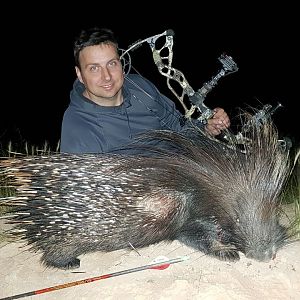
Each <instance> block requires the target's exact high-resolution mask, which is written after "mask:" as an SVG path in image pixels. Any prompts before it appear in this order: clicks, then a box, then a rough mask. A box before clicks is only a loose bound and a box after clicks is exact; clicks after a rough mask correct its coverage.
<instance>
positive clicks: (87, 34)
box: [73, 27, 118, 67]
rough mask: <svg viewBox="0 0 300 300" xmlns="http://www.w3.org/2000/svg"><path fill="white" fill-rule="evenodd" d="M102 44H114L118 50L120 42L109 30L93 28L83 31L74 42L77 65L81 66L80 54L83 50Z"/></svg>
mask: <svg viewBox="0 0 300 300" xmlns="http://www.w3.org/2000/svg"><path fill="white" fill-rule="evenodd" d="M100 44H113V45H115V46H116V49H117V50H118V41H117V39H116V37H115V34H114V32H113V31H112V30H111V29H108V28H98V27H93V28H90V29H87V30H82V31H81V32H80V34H79V36H78V37H77V38H76V40H75V42H74V49H73V50H74V59H75V65H76V66H77V67H80V65H79V53H80V51H81V50H82V49H84V48H85V47H88V46H95V45H100Z"/></svg>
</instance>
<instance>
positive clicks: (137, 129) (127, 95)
mask: <svg viewBox="0 0 300 300" xmlns="http://www.w3.org/2000/svg"><path fill="white" fill-rule="evenodd" d="M74 58H75V70H76V74H77V79H76V80H75V82H74V85H73V89H72V91H71V95H70V98H71V101H70V105H69V107H68V108H67V110H66V111H65V113H64V117H63V122H62V132H61V146H60V151H61V152H64V153H104V152H118V148H120V147H122V146H125V145H126V144H128V143H130V142H131V141H132V139H133V138H135V137H136V136H137V135H138V134H141V133H143V132H146V131H149V130H154V129H166V130H173V131H177V132H180V131H182V130H183V129H185V128H186V127H187V126H188V125H186V124H184V123H185V122H184V116H183V115H182V114H181V113H180V112H179V111H178V110H176V107H175V104H174V102H173V101H172V100H170V99H168V98H167V97H166V96H164V95H162V94H161V93H160V92H159V91H158V89H157V88H156V87H155V85H154V84H153V83H151V82H150V81H149V80H147V79H145V78H144V77H142V76H140V75H138V74H127V75H125V74H124V72H123V66H122V63H121V60H120V57H119V53H118V43H117V40H116V38H115V36H114V33H113V32H112V31H111V30H109V29H98V28H94V29H90V30H88V31H82V32H81V34H80V36H79V37H78V39H77V40H76V41H75V45H74ZM203 126H204V125H203ZM229 126H230V121H229V118H228V115H227V114H226V112H225V111H224V110H223V109H222V108H216V109H215V114H214V116H213V118H211V119H210V120H208V123H207V124H206V125H205V130H206V131H207V133H208V134H211V135H218V134H220V133H221V131H222V130H223V129H226V128H228V127H229Z"/></svg>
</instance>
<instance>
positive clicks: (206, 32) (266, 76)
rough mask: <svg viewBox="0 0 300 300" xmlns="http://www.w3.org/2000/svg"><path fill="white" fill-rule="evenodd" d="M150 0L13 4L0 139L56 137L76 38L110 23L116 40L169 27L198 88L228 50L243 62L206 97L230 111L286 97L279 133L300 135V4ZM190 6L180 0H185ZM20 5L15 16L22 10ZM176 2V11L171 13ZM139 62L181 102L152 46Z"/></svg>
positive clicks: (5, 39)
mask: <svg viewBox="0 0 300 300" xmlns="http://www.w3.org/2000/svg"><path fill="white" fill-rule="evenodd" d="M161 5H162V4H161V3H160V4H156V6H154V4H153V2H141V3H140V5H137V6H135V8H134V9H135V10H137V11H136V12H133V5H131V7H130V6H129V5H126V4H124V5H123V6H122V8H121V7H120V6H119V5H117V3H112V4H111V5H106V6H107V7H105V6H103V5H102V6H101V4H100V3H98V5H96V4H95V5H93V6H92V5H91V4H90V3H89V4H88V5H86V4H84V3H82V4H81V5H80V6H77V5H76V6H74V7H72V8H69V9H67V8H66V11H64V10H63V8H62V7H60V6H59V5H56V6H55V7H54V6H53V4H51V5H50V4H49V5H47V2H45V3H43V4H42V6H35V7H34V8H30V7H29V6H26V7H24V8H23V7H20V6H18V8H16V7H15V8H13V9H11V10H8V11H7V12H6V13H7V16H6V18H7V19H8V20H9V21H8V22H7V21H6V23H5V24H4V25H2V33H1V39H2V47H1V48H2V84H3V85H2V93H3V96H2V97H3V99H2V100H1V122H0V142H1V145H0V147H1V148H3V147H4V148H5V147H6V145H7V143H8V141H9V140H12V141H14V142H18V143H20V142H21V143H22V142H24V141H28V142H29V143H31V144H35V145H38V144H43V143H44V141H46V140H47V141H48V142H49V143H50V144H51V145H53V147H55V146H56V144H57V142H58V140H59V136H60V126H61V119H62V115H63V112H64V110H65V109H66V107H67V106H68V103H69V92H70V90H71V88H72V83H73V81H74V79H75V71H74V66H73V49H72V47H73V40H74V38H75V36H76V35H77V34H78V32H79V31H80V30H81V29H83V28H88V27H93V26H100V27H101V26H104V27H109V28H111V29H113V30H114V31H115V33H116V35H117V37H118V38H119V46H120V47H121V48H124V49H127V48H128V47H129V45H131V44H132V43H133V42H135V41H136V40H138V39H144V38H147V37H149V36H152V35H155V34H159V33H162V32H164V31H165V30H166V29H173V30H174V32H175V36H174V47H173V55H174V58H173V67H174V68H176V69H178V70H180V71H182V72H183V74H184V75H185V77H186V79H187V80H188V82H189V83H190V85H191V86H192V87H193V88H194V90H197V89H199V88H200V87H201V86H202V84H203V83H204V82H206V81H208V80H210V79H211V78H212V76H214V75H216V74H217V72H218V71H219V70H220V68H221V64H220V63H219V62H218V60H217V58H218V57H219V56H220V54H222V53H223V52H225V53H226V54H228V55H230V56H232V57H233V59H234V61H235V62H236V63H237V65H238V67H239V71H238V72H236V73H234V74H231V75H228V76H227V77H225V78H223V79H220V81H219V84H218V85H217V86H216V87H215V88H214V89H213V91H212V92H211V93H209V94H208V96H207V98H206V100H205V104H206V105H207V106H209V107H211V108H214V107H216V106H221V107H223V108H225V110H226V111H227V112H228V114H229V115H230V117H231V118H232V119H234V117H235V116H236V114H237V111H236V109H237V107H241V108H246V107H247V106H249V105H250V106H252V107H259V108H260V107H261V106H262V105H263V104H267V103H269V104H272V105H276V104H277V103H278V102H280V103H282V104H283V108H281V109H279V110H278V111H277V112H276V113H275V114H274V120H275V123H276V125H277V127H278V129H279V131H280V134H281V135H284V136H290V137H292V139H293V140H295V142H296V143H297V142H298V141H299V133H298V125H297V123H298V119H299V116H298V111H297V109H296V107H297V106H298V105H299V104H298V99H299V96H298V93H296V92H298V85H297V83H296V80H297V79H298V77H299V75H298V74H297V73H298V72H299V63H298V61H299V51H298V50H299V47H298V45H297V44H298V43H299V32H298V31H299V30H298V28H300V26H299V24H298V23H299V18H298V17H297V15H296V12H297V10H296V9H295V7H293V6H290V5H289V4H288V2H285V3H284V4H282V5H281V6H276V7H275V6H274V4H272V6H268V7H264V9H263V8H262V7H261V6H260V5H256V6H254V5H253V4H252V5H251V6H250V5H249V4H245V3H243V4H242V6H241V7H237V6H236V5H235V6H234V5H231V6H230V5H223V6H222V7H220V6H218V5H217V4H216V3H213V4H212V6H211V7H204V6H203V4H202V3H201V2H199V3H198V4H197V5H196V6H195V7H194V6H189V5H188V4H187V3H183V4H181V5H180V6H179V5H178V6H177V7H175V6H174V5H172V6H168V5H165V6H164V7H162V6H161ZM183 5H184V6H183ZM16 9H17V10H18V15H19V16H17V15H16V11H15V10H16ZM175 11H176V12H175ZM131 59H132V64H133V66H134V67H135V68H136V69H137V70H138V71H139V72H140V73H141V74H142V75H144V76H145V77H147V78H149V79H150V80H152V81H153V82H154V83H155V84H156V85H157V87H158V88H159V89H160V91H161V92H163V93H164V94H166V95H167V96H169V97H170V98H171V99H174V101H176V98H175V96H173V95H172V94H171V92H170V91H169V90H168V88H167V85H166V78H165V77H163V76H162V75H160V74H159V72H158V71H157V69H156V67H155V65H154V63H153V60H152V54H151V50H150V47H149V46H148V44H144V45H143V46H142V47H140V48H138V49H137V50H136V51H134V52H131Z"/></svg>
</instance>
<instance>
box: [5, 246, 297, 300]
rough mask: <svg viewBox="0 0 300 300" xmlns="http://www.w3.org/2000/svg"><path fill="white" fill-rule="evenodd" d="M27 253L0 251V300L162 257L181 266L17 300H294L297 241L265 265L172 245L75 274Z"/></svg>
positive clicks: (84, 266)
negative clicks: (51, 266)
mask: <svg viewBox="0 0 300 300" xmlns="http://www.w3.org/2000/svg"><path fill="white" fill-rule="evenodd" d="M21 246H23V247H21ZM27 250H28V249H27V247H26V246H25V247H24V245H22V244H20V243H10V244H2V245H1V248H0V257H1V266H0V278H1V280H0V298H3V297H9V296H14V295H18V294H22V293H27V292H32V291H37V290H40V289H44V288H48V287H51V286H56V285H60V284H66V283H70V282H74V281H78V280H84V279H88V278H94V277H99V276H101V275H105V274H110V273H114V272H119V271H123V270H127V269H131V268H136V267H140V266H143V265H147V264H149V263H151V262H153V261H155V259H157V258H159V257H161V256H163V257H166V258H168V259H174V258H182V257H186V258H187V260H185V261H182V262H178V263H175V264H171V265H169V267H168V268H166V269H164V270H156V269H147V270H142V271H138V272H133V273H130V274H124V275H120V276H116V277H111V278H107V279H98V280H95V281H93V282H88V283H82V284H79V285H76V286H75V285H74V284H71V285H70V286H69V287H66V288H63V289H59V290H55V291H50V292H46V293H42V294H40V295H33V296H26V297H24V298H23V299H26V298H27V299H66V300H67V299H72V300H75V299H76V300H77V299H88V300H93V299H122V300H127V299H131V300H132V299H133V300H148V299H149V300H150V299H151V300H152V299H159V300H161V299H207V300H210V299H222V300H227V299H238V300H242V299H256V300H259V299H272V300H275V299H280V300H285V299H289V300H291V299H295V300H296V299H300V241H297V242H295V243H292V244H289V245H287V246H285V247H284V248H282V249H280V250H279V251H278V253H277V256H276V258H275V259H274V260H271V261H270V262H258V261H255V260H251V259H247V258H246V257H245V256H243V255H241V259H240V260H239V261H238V262H223V261H219V260H218V259H216V258H213V257H209V256H206V255H203V254H202V253H201V252H196V251H194V249H192V248H189V247H187V246H185V245H183V244H181V243H179V242H178V241H174V242H172V243H165V242H162V243H159V244H156V245H151V246H149V247H145V248H143V249H140V250H139V251H138V252H137V251H134V250H119V251H114V252H110V253H100V252H99V253H93V254H88V255H85V256H82V257H80V258H81V266H80V268H78V269H76V270H57V269H49V268H45V267H44V266H42V265H41V264H40V261H39V258H40V254H39V253H35V254H34V253H31V252H29V251H27ZM29 294H32V293H29ZM15 299H16V298H15Z"/></svg>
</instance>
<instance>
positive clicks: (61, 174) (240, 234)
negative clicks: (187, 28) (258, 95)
mask: <svg viewBox="0 0 300 300" xmlns="http://www.w3.org/2000/svg"><path fill="white" fill-rule="evenodd" d="M190 136H193V139H190V138H187V137H186V136H183V135H180V134H178V133H174V132H169V131H158V132H156V133H152V134H150V135H149V136H148V138H153V139H158V140H160V141H167V143H168V144H169V145H172V147H173V150H172V152H168V151H167V150H166V151H165V153H164V154H161V156H157V157H156V156H150V157H143V156H131V157H130V156H122V155H114V154H99V155H71V154H68V155H63V154H57V155H50V156H36V157H26V158H20V159H8V160H3V161H1V163H0V167H1V169H2V174H6V176H7V178H10V179H11V181H12V182H13V184H14V185H15V186H17V192H16V197H15V199H9V200H8V202H9V203H10V204H13V205H15V206H14V207H15V209H14V211H15V215H14V216H12V217H9V219H8V222H10V223H13V224H14V227H13V229H12V231H11V234H12V235H14V236H16V235H17V236H20V237H21V238H22V239H25V240H26V241H27V243H28V244H29V245H31V247H32V249H33V250H34V251H38V250H40V251H41V252H42V257H41V262H42V263H43V264H44V265H45V266H47V267H55V268H61V269H69V268H70V269H71V268H77V267H79V266H80V260H79V259H78V256H80V255H82V254H86V253H91V252H95V251H113V250H118V249H124V248H132V247H134V248H140V247H145V246H147V245H150V244H154V243H157V242H160V241H163V240H165V241H172V240H176V239H177V240H179V241H181V242H182V243H184V244H186V245H188V246H191V247H193V248H195V249H197V250H199V251H202V252H204V253H206V254H209V255H212V256H215V257H217V258H219V259H221V260H230V261H235V260H238V259H239V251H241V252H242V253H244V254H245V255H246V256H247V257H249V258H253V259H256V260H259V261H266V260H270V259H271V258H273V257H274V256H275V254H276V252H277V250H278V249H279V248H280V247H282V246H283V245H284V244H285V242H286V240H287V238H288V235H287V230H286V228H285V227H283V226H282V225H281V224H280V223H279V211H280V209H279V205H280V200H279V199H280V197H279V196H280V193H281V191H282V188H283V186H284V183H285V182H286V180H287V177H288V173H289V163H288V161H289V159H288V153H286V152H284V151H282V150H281V149H280V148H279V147H278V142H277V139H278V134H277V131H276V128H275V127H274V125H273V124H272V123H271V121H269V122H267V123H265V124H264V125H263V126H258V127H257V128H255V130H254V131H253V132H252V136H251V137H250V139H251V140H252V142H251V144H250V145H249V146H248V147H246V150H245V151H244V152H245V153H242V152H241V151H240V150H235V149H234V148H232V149H231V148H227V147H226V146H224V145H222V144H221V143H218V142H214V141H212V140H210V139H203V136H201V134H200V135H199V134H198V133H197V132H194V133H193V134H192V135H190ZM174 149H176V150H177V151H174Z"/></svg>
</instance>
